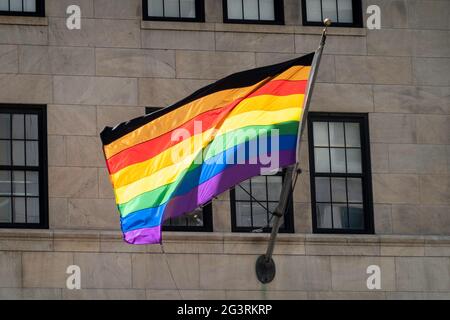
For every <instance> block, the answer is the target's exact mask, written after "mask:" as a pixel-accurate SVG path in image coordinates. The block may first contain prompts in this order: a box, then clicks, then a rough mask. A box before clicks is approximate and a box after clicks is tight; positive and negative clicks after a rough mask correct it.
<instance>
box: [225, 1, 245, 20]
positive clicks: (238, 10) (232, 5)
mask: <svg viewBox="0 0 450 320" xmlns="http://www.w3.org/2000/svg"><path fill="white" fill-rule="evenodd" d="M227 11H228V19H242V0H228V2H227Z"/></svg>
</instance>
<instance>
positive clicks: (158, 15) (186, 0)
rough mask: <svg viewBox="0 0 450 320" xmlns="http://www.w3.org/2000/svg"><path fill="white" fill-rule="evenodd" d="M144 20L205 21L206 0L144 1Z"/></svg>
mask: <svg viewBox="0 0 450 320" xmlns="http://www.w3.org/2000/svg"><path fill="white" fill-rule="evenodd" d="M142 9H143V18H144V20H156V21H186V22H189V21H191V22H203V21H205V8H204V0H143V2H142Z"/></svg>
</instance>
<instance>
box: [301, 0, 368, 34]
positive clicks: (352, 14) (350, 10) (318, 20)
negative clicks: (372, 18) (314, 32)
mask: <svg viewBox="0 0 450 320" xmlns="http://www.w3.org/2000/svg"><path fill="white" fill-rule="evenodd" d="M302 16H303V25H305V26H322V25H323V20H324V19H326V18H330V19H331V21H332V26H333V27H358V28H362V26H363V25H362V9H361V0H302Z"/></svg>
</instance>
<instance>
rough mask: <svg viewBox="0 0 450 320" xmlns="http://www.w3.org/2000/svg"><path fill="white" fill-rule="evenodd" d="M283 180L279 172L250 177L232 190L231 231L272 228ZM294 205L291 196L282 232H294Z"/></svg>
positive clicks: (266, 229)
mask: <svg viewBox="0 0 450 320" xmlns="http://www.w3.org/2000/svg"><path fill="white" fill-rule="evenodd" d="M282 184H283V173H281V172H280V173H278V174H276V175H272V176H257V177H254V178H251V179H249V180H247V181H244V182H242V183H241V184H239V185H237V186H236V187H235V188H234V189H232V190H230V200H231V222H232V231H233V232H252V231H253V232H255V231H262V232H270V230H271V228H270V227H271V226H272V223H273V219H272V212H273V211H275V208H276V207H277V205H278V202H279V200H280V194H281V188H282ZM292 207H293V206H292V197H291V198H290V200H289V205H288V208H287V210H286V213H285V216H284V221H283V224H282V225H281V227H280V232H293V221H292V217H293V214H292V212H293V210H292ZM269 226H270V227H269Z"/></svg>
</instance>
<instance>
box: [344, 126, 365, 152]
mask: <svg viewBox="0 0 450 320" xmlns="http://www.w3.org/2000/svg"><path fill="white" fill-rule="evenodd" d="M360 140H361V139H360V130H359V123H355V122H347V123H346V124H345V142H346V144H347V145H346V146H347V147H360V146H361V141H360Z"/></svg>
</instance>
